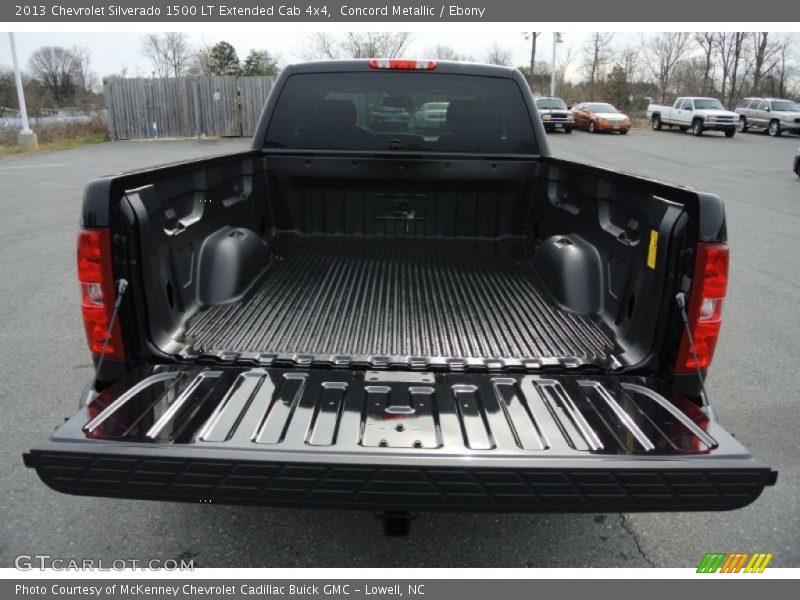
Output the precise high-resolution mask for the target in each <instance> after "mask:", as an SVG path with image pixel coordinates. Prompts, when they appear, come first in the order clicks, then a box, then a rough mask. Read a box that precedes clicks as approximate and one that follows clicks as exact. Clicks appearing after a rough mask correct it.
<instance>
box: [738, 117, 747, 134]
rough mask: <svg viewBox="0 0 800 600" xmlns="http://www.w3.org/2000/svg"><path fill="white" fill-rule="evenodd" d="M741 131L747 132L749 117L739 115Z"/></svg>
mask: <svg viewBox="0 0 800 600" xmlns="http://www.w3.org/2000/svg"><path fill="white" fill-rule="evenodd" d="M738 128H739V133H747V129H748V127H747V119H746V118H744V117H739V125H738Z"/></svg>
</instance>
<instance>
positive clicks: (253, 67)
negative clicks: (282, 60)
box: [242, 50, 280, 77]
mask: <svg viewBox="0 0 800 600" xmlns="http://www.w3.org/2000/svg"><path fill="white" fill-rule="evenodd" d="M279 70H280V69H278V59H277V57H275V56H272V55H271V54H270V53H269V52H268V51H267V50H250V54H248V55H247V58H245V59H244V63H243V64H242V75H245V76H247V77H254V76H258V75H277V74H278V71H279Z"/></svg>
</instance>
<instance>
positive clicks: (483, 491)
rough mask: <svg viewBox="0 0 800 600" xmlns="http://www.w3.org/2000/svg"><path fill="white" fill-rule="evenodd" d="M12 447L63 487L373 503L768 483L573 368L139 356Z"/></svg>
mask: <svg viewBox="0 0 800 600" xmlns="http://www.w3.org/2000/svg"><path fill="white" fill-rule="evenodd" d="M24 458H25V464H26V465H27V466H29V467H32V468H35V469H36V471H37V473H38V475H39V477H40V478H41V479H42V481H44V482H45V483H46V484H47V485H48V486H50V487H51V488H53V489H54V490H57V491H59V492H64V493H69V494H80V495H90V496H109V497H119V498H139V499H157V500H175V501H184V502H202V503H208V502H211V503H220V504H250V505H263V506H307V507H329V508H362V509H372V510H384V511H409V510H426V511H429V510H448V511H459V510H476V511H498V512H507V511H520V512H599V511H670V510H675V511H683V510H728V509H734V508H739V507H742V506H745V505H747V504H749V503H751V502H753V501H754V500H755V499H756V498H757V497H758V496H759V494H760V493H761V491H762V489H763V488H764V487H765V486H767V485H771V484H772V483H774V481H775V473H774V472H772V471H771V470H770V468H769V467H768V466H767V465H766V464H764V463H762V462H760V461H758V460H756V459H754V458H752V457H751V456H750V455H749V454H748V453H747V450H746V449H745V448H744V447H742V446H741V444H739V443H738V442H737V441H736V440H735V439H733V437H731V436H730V435H729V434H728V433H727V432H725V430H724V429H722V427H720V426H719V424H718V423H716V422H715V421H713V420H712V419H710V418H709V417H708V415H707V414H706V413H705V412H703V411H702V410H700V409H699V408H698V407H697V406H696V405H694V404H691V403H689V402H688V401H686V402H681V401H679V400H676V401H675V402H670V401H667V400H666V399H665V398H664V397H662V396H660V395H659V394H657V393H656V392H655V391H653V390H652V389H651V388H649V387H647V381H646V380H644V379H643V378H635V377H616V378H611V377H592V378H587V377H585V376H580V375H572V376H557V377H552V376H551V377H548V376H544V375H505V374H504V375H503V376H499V375H496V374H491V373H432V372H409V371H405V372H389V371H362V372H358V371H347V370H340V371H336V370H316V369H305V370H302V369H272V368H252V369H243V368H226V367H218V368H212V369H200V368H179V367H173V368H166V369H157V370H154V371H150V370H148V371H146V372H144V373H139V374H131V375H130V377H129V379H128V380H127V381H125V382H120V383H119V384H117V385H115V386H112V387H111V388H108V389H107V390H105V391H104V392H103V393H102V394H100V395H99V396H96V397H93V398H91V399H90V402H88V403H87V405H86V406H83V407H82V408H81V409H80V410H79V412H78V414H76V415H75V416H74V417H72V418H71V419H69V420H68V421H67V422H66V423H64V424H63V425H61V426H60V427H59V428H58V429H57V430H56V431H55V432H54V433H53V435H52V437H51V438H50V440H48V441H47V442H45V443H44V444H42V445H40V446H38V447H36V448H35V449H33V450H31V451H30V452H29V453H27V454H25V456H24Z"/></svg>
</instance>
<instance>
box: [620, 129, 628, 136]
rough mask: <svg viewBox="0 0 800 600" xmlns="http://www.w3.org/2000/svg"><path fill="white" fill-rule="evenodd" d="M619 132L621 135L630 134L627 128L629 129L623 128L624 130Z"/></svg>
mask: <svg viewBox="0 0 800 600" xmlns="http://www.w3.org/2000/svg"><path fill="white" fill-rule="evenodd" d="M619 134H620V135H628V130H627V129H623V130H621V131H620V132H619Z"/></svg>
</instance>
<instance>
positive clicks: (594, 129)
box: [589, 121, 597, 133]
mask: <svg viewBox="0 0 800 600" xmlns="http://www.w3.org/2000/svg"><path fill="white" fill-rule="evenodd" d="M589 133H597V127H596V126H595V124H594V121H589Z"/></svg>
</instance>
